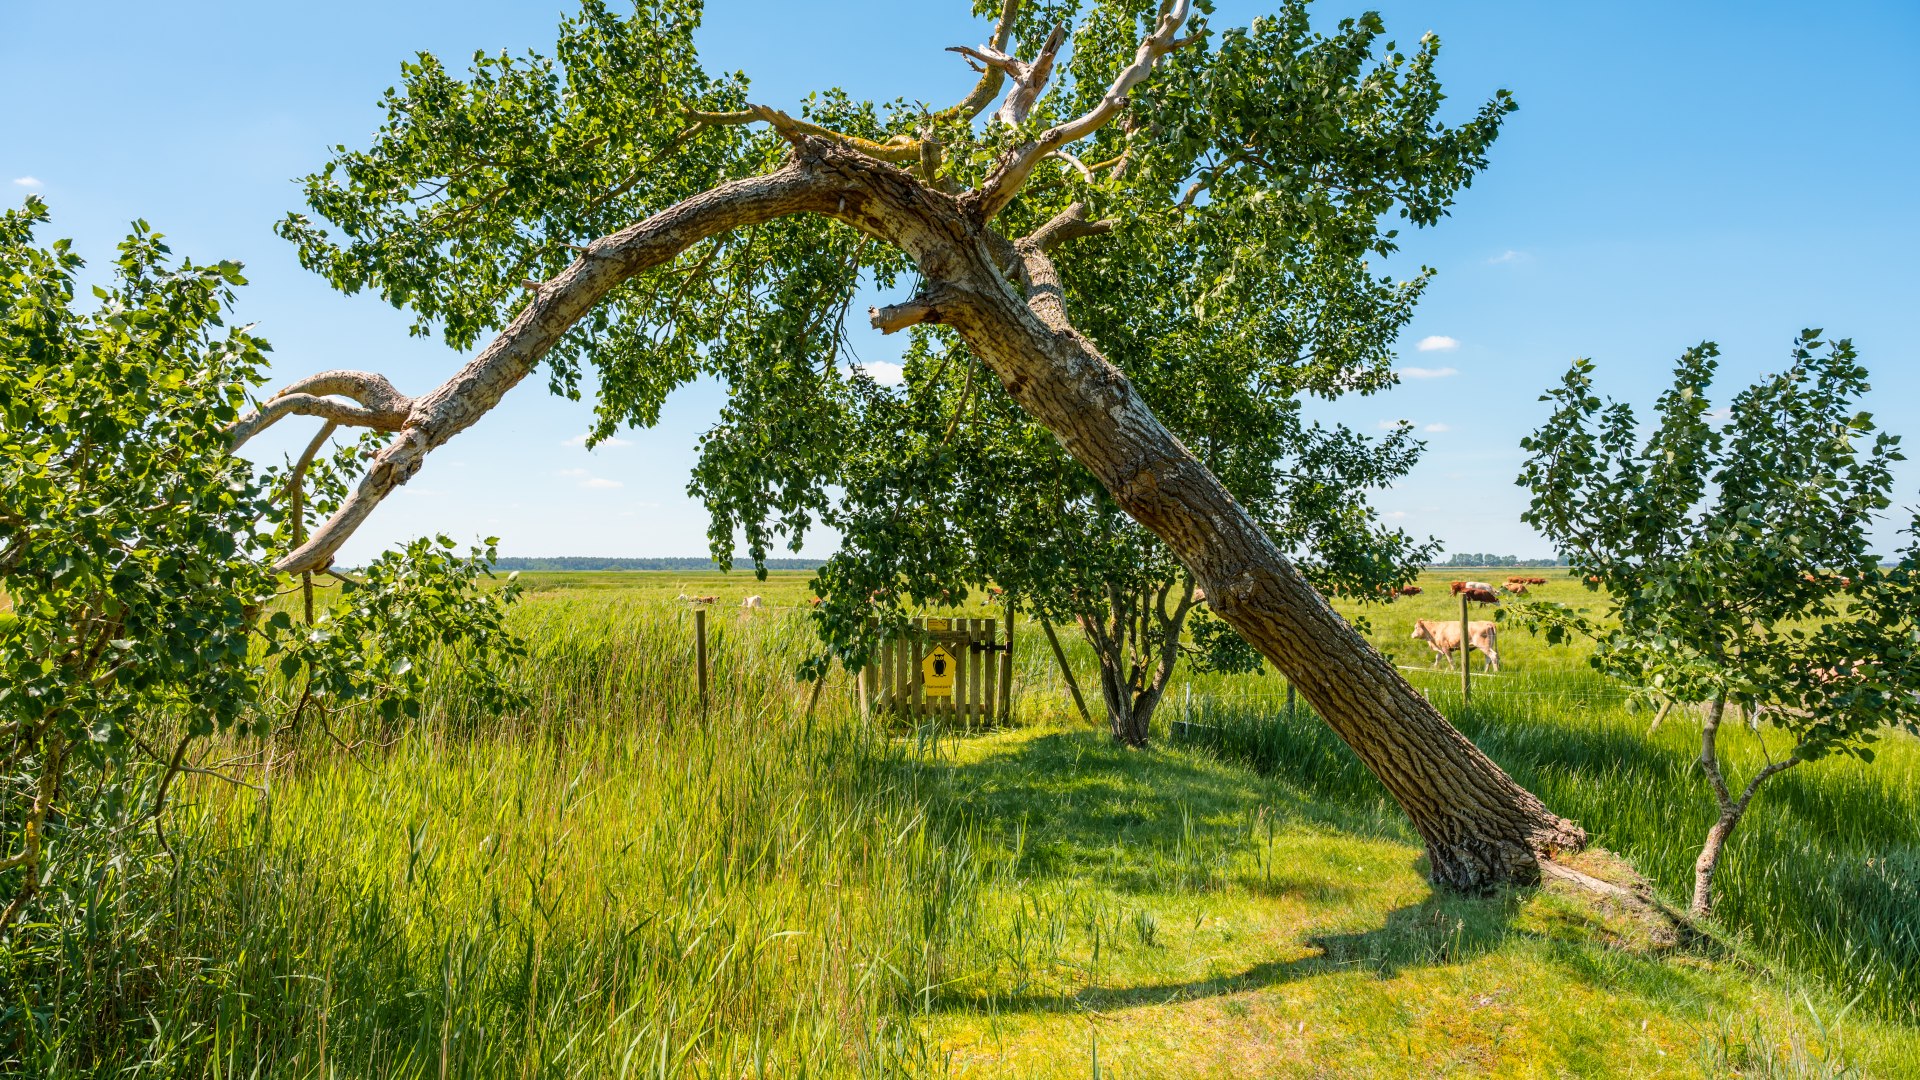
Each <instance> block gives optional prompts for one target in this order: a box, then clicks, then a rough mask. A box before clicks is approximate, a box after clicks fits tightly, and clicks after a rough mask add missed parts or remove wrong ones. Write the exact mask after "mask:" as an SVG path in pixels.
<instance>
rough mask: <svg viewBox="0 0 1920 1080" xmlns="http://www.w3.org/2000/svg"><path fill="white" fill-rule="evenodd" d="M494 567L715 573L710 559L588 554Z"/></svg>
mask: <svg viewBox="0 0 1920 1080" xmlns="http://www.w3.org/2000/svg"><path fill="white" fill-rule="evenodd" d="M765 562H766V566H767V569H769V570H817V569H819V568H820V564H821V560H819V559H767V560H765ZM494 568H495V569H497V570H503V571H512V570H678V571H681V572H694V573H698V572H704V571H707V570H718V569H720V564H719V563H716V562H714V561H713V560H712V559H603V558H598V557H595V556H590V555H560V556H555V557H552V558H543V559H500V560H499V561H497V562H496V563H494Z"/></svg>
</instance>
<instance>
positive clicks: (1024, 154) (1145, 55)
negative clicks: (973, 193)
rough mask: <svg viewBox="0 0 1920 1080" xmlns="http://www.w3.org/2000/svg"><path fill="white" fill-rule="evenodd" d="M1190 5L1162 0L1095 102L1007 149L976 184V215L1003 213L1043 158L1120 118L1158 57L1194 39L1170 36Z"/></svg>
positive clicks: (1179, 0)
mask: <svg viewBox="0 0 1920 1080" xmlns="http://www.w3.org/2000/svg"><path fill="white" fill-rule="evenodd" d="M1191 7H1192V0H1162V2H1161V5H1160V17H1159V20H1158V21H1157V22H1156V23H1155V24H1154V28H1153V32H1152V33H1151V34H1148V35H1147V36H1146V37H1145V38H1144V39H1143V40H1142V41H1141V42H1140V47H1139V49H1138V50H1136V51H1135V52H1134V54H1133V62H1132V63H1130V64H1128V65H1127V66H1126V67H1124V68H1122V69H1121V70H1120V74H1119V75H1117V76H1115V77H1114V80H1113V85H1112V86H1110V87H1108V88H1107V92H1106V94H1104V95H1103V96H1102V97H1101V98H1100V103H1099V104H1097V105H1095V106H1094V107H1093V108H1091V109H1089V110H1087V111H1086V112H1085V113H1082V114H1081V115H1079V116H1077V117H1074V118H1073V119H1072V120H1069V121H1067V122H1066V123H1064V124H1058V125H1055V126H1054V127H1051V128H1048V129H1047V130H1046V131H1044V132H1042V133H1041V135H1040V137H1039V138H1038V139H1035V140H1034V141H1033V142H1030V143H1026V144H1025V145H1022V146H1018V147H1015V148H1013V149H1012V150H1009V151H1008V152H1007V153H1006V154H1005V155H1004V156H1003V157H1002V158H1001V160H1000V163H999V164H998V165H997V166H995V168H994V170H993V173H992V174H991V175H989V176H988V177H987V179H986V181H985V182H984V183H982V184H981V185H980V189H979V192H978V199H979V204H978V208H979V212H980V215H981V216H982V217H983V218H992V217H993V216H994V215H996V214H998V213H999V212H1000V211H1002V210H1005V209H1006V208H1007V204H1008V203H1011V202H1012V201H1013V197H1014V196H1015V195H1017V194H1019V193H1020V189H1021V188H1022V187H1024V186H1025V185H1026V182H1027V178H1028V177H1030V176H1032V175H1033V170H1034V167H1035V166H1036V165H1038V164H1039V163H1040V161H1041V159H1042V158H1044V157H1046V156H1047V155H1048V154H1050V153H1052V152H1053V151H1055V150H1058V149H1060V148H1061V147H1063V146H1068V145H1071V144H1072V143H1075V142H1077V141H1079V140H1081V139H1084V138H1086V137H1087V136H1088V135H1091V134H1093V133H1094V132H1096V131H1098V130H1100V129H1101V128H1102V127H1104V126H1105V125H1106V124H1107V123H1108V122H1109V121H1111V120H1112V119H1113V118H1114V117H1115V116H1117V115H1119V113H1120V110H1121V109H1123V108H1125V107H1126V104H1127V95H1128V94H1129V93H1130V92H1131V91H1132V90H1133V88H1134V87H1135V86H1138V85H1139V84H1140V83H1141V82H1143V81H1144V80H1145V79H1146V77H1147V76H1148V75H1149V74H1151V73H1152V72H1153V65H1154V64H1155V63H1156V62H1157V61H1158V60H1159V59H1160V58H1161V57H1162V56H1165V55H1166V54H1167V53H1170V52H1172V51H1173V50H1174V49H1176V48H1178V47H1179V46H1180V45H1182V44H1185V43H1187V42H1188V41H1191V40H1193V39H1192V38H1175V37H1174V33H1175V32H1176V31H1178V30H1179V29H1180V26H1181V24H1183V23H1185V22H1186V20H1187V14H1188V12H1189V10H1190V9H1191ZM1009 100H1011V99H1009Z"/></svg>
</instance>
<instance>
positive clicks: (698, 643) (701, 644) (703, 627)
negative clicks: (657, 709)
mask: <svg viewBox="0 0 1920 1080" xmlns="http://www.w3.org/2000/svg"><path fill="white" fill-rule="evenodd" d="M693 636H694V647H693V654H694V657H695V660H696V664H695V666H696V667H697V668H698V669H699V671H700V719H701V720H702V721H703V722H704V721H705V720H706V718H707V609H706V608H704V607H697V608H694V609H693Z"/></svg>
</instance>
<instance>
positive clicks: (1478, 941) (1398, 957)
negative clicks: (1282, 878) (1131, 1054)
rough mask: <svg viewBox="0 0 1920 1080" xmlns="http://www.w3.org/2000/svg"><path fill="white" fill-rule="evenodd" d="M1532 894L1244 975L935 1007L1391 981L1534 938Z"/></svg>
mask: <svg viewBox="0 0 1920 1080" xmlns="http://www.w3.org/2000/svg"><path fill="white" fill-rule="evenodd" d="M1526 896H1527V893H1526V892H1523V891H1513V892H1507V893H1503V894H1500V895H1497V896H1494V897H1489V898H1468V897H1456V896H1442V895H1437V894H1435V895H1429V896H1428V897H1427V898H1426V899H1424V900H1422V901H1420V902H1419V903H1415V904H1409V905H1406V906H1404V907H1400V908H1397V909H1395V910H1394V911H1392V912H1389V913H1388V914H1387V916H1386V918H1385V919H1384V920H1383V922H1382V923H1381V925H1380V926H1377V927H1375V928H1373V929H1370V930H1363V931H1354V932H1326V933H1309V934H1306V935H1304V936H1303V937H1302V938H1301V939H1300V944H1301V946H1303V947H1305V948H1307V949H1309V950H1311V952H1310V953H1309V954H1308V955H1305V956H1299V957H1295V958H1293V959H1289V960H1270V961H1265V962H1262V963H1257V964H1253V965H1251V966H1249V967H1246V968H1244V969H1242V970H1239V971H1229V972H1210V973H1209V974H1207V975H1205V976H1200V977H1196V978H1191V979H1175V980H1160V981H1156V982H1150V983H1139V984H1134V985H1126V986H1102V985H1099V984H1098V983H1097V982H1095V983H1094V984H1093V985H1082V986H1078V987H1063V988H1060V989H1056V990H1045V991H1033V990H1024V991H1023V990H1016V991H1014V992H1005V993H1003V992H998V991H997V990H995V989H994V988H991V987H985V988H977V989H969V988H966V987H954V988H951V989H950V990H949V991H948V992H946V993H944V994H942V995H941V996H939V997H937V998H935V999H934V1000H933V1002H932V1006H933V1008H934V1009H935V1010H937V1011H943V1012H954V1013H977V1012H997V1013H1009V1012H1039V1013H1047V1012H1076V1011H1081V1010H1087V1009H1093V1010H1109V1009H1124V1008H1130V1007H1136V1006H1148V1005H1168V1004H1173V1003H1177V1002H1181V1001H1191V1000H1197V999H1202V998H1211V997H1222V996H1227V995H1232V994H1240V993H1246V992H1249V991H1255V990H1261V989H1265V988H1268V987H1272V986H1277V985H1281V984H1284V983H1291V982H1297V981H1300V980H1304V979H1312V978H1318V977H1322V976H1330V975H1339V974H1348V973H1353V972H1360V973H1365V974H1369V975H1371V976H1373V977H1374V978H1377V979H1380V980H1390V979H1393V978H1395V977H1397V976H1398V975H1399V974H1400V973H1401V972H1402V971H1405V970H1408V969H1410V968H1428V967H1442V966H1448V965H1453V964H1461V963H1466V962H1469V961H1471V960H1473V959H1474V958H1476V957H1478V956H1481V955H1484V954H1486V953H1489V952H1493V951H1496V950H1498V949H1499V948H1501V947H1502V945H1504V944H1505V943H1506V942H1508V941H1509V940H1510V939H1511V938H1513V937H1515V936H1516V935H1521V936H1534V935H1532V934H1531V933H1530V932H1528V931H1524V930H1519V929H1516V928H1515V927H1514V926H1513V919H1514V916H1515V914H1516V913H1517V912H1518V911H1519V910H1520V907H1521V905H1522V904H1523V903H1524V901H1525V899H1526ZM1156 947H1163V946H1156Z"/></svg>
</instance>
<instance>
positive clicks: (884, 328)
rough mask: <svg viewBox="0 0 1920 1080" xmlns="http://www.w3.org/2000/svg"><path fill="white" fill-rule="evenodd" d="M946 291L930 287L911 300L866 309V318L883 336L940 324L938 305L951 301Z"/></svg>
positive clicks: (935, 286) (934, 286)
mask: <svg viewBox="0 0 1920 1080" xmlns="http://www.w3.org/2000/svg"><path fill="white" fill-rule="evenodd" d="M947 291H948V290H946V289H944V288H942V287H940V286H938V285H930V286H928V287H926V288H923V289H921V290H920V292H919V293H917V294H915V295H914V296H913V298H912V299H909V300H903V301H901V302H900V303H898V304H888V305H887V306H886V307H874V308H868V309H867V318H868V319H869V320H870V321H871V322H872V324H873V328H874V329H875V330H878V331H880V332H881V333H883V334H892V333H897V332H899V331H901V330H905V329H906V328H907V327H909V326H919V325H920V324H921V323H938V322H941V321H943V320H942V318H941V315H940V305H941V303H942V301H944V300H951V299H952V298H951V297H949V296H947V295H946V293H947Z"/></svg>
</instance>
